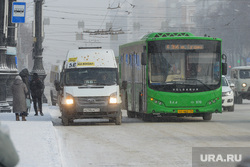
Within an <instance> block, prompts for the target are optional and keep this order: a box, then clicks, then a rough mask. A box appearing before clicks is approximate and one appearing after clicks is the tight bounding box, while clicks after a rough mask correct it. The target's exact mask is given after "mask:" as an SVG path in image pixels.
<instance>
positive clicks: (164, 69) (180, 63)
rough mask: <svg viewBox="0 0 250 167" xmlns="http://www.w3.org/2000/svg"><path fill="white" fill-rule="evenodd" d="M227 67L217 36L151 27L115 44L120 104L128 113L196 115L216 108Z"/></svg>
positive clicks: (209, 114)
mask: <svg viewBox="0 0 250 167" xmlns="http://www.w3.org/2000/svg"><path fill="white" fill-rule="evenodd" d="M226 71H227V65H226V56H225V55H222V54H221V39H219V38H212V37H206V36H204V37H198V36H194V35H193V34H191V33H189V32H157V33H150V34H147V35H145V36H144V37H143V38H142V39H141V40H139V41H135V42H131V43H127V44H124V45H121V46H120V47H119V76H120V84H121V98H122V107H123V108H124V109H126V110H127V115H128V117H130V118H134V117H141V118H142V119H143V121H149V120H152V118H153V117H165V116H177V117H202V118H203V120H211V119H212V113H221V112H222V99H221V97H222V86H221V76H222V75H225V74H226Z"/></svg>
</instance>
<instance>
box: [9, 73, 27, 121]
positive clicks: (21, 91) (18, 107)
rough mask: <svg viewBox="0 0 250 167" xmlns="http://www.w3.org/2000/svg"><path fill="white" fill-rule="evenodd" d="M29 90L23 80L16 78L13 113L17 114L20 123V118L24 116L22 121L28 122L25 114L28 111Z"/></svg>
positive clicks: (13, 89) (13, 92)
mask: <svg viewBox="0 0 250 167" xmlns="http://www.w3.org/2000/svg"><path fill="white" fill-rule="evenodd" d="M27 93H28V89H27V87H26V85H25V84H24V83H23V81H22V78H21V77H20V76H19V75H18V76H16V78H15V80H14V82H13V85H12V94H13V113H15V114H16V121H19V116H22V121H26V119H25V115H26V114H25V112H26V111H27V105H26V97H27Z"/></svg>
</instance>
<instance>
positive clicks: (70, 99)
mask: <svg viewBox="0 0 250 167" xmlns="http://www.w3.org/2000/svg"><path fill="white" fill-rule="evenodd" d="M65 102H66V104H67V105H71V104H74V97H73V96H72V95H70V94H67V95H66V101H65Z"/></svg>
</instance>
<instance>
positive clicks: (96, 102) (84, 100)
mask: <svg viewBox="0 0 250 167" xmlns="http://www.w3.org/2000/svg"><path fill="white" fill-rule="evenodd" d="M108 99H109V97H107V96H100V97H77V98H76V99H75V101H76V103H77V104H78V105H79V106H105V105H107V103H108Z"/></svg>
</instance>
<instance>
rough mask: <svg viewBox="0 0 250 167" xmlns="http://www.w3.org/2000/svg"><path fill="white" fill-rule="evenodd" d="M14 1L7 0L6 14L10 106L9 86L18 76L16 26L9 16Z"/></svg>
mask: <svg viewBox="0 0 250 167" xmlns="http://www.w3.org/2000/svg"><path fill="white" fill-rule="evenodd" d="M15 1H16V0H9V10H8V11H9V12H8V35H7V53H6V61H7V66H8V68H9V69H10V76H9V79H8V80H7V84H6V85H7V102H8V103H9V104H10V105H12V102H13V95H12V91H11V86H12V84H13V82H14V80H15V77H16V76H17V75H18V70H17V66H16V61H15V57H16V45H17V43H16V30H17V29H16V24H15V23H12V21H11V15H12V5H13V2H15Z"/></svg>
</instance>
